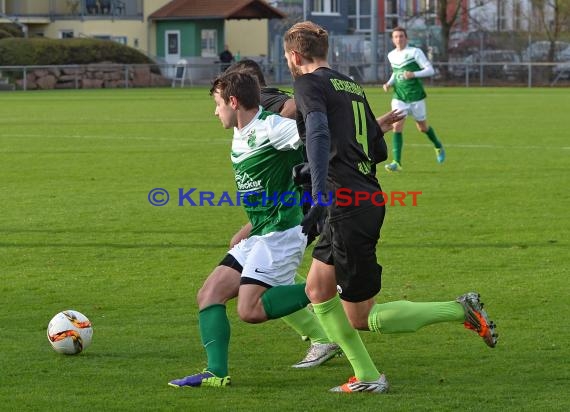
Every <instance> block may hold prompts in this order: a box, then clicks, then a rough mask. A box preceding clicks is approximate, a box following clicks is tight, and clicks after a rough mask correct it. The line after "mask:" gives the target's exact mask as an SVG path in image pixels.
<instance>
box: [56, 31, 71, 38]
mask: <svg viewBox="0 0 570 412" xmlns="http://www.w3.org/2000/svg"><path fill="white" fill-rule="evenodd" d="M73 37H74V36H73V30H60V31H59V38H60V39H73Z"/></svg>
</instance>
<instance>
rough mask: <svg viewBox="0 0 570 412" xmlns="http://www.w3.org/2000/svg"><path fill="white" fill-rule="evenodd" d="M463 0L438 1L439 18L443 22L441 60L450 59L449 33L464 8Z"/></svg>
mask: <svg viewBox="0 0 570 412" xmlns="http://www.w3.org/2000/svg"><path fill="white" fill-rule="evenodd" d="M461 3H462V2H461V0H439V1H438V2H437V11H436V14H437V18H438V19H439V21H440V24H441V44H442V50H441V51H440V55H439V56H440V60H441V61H442V62H447V61H448V60H449V56H448V48H449V46H448V45H449V33H451V29H452V28H453V26H455V24H456V22H457V18H458V16H459V12H460V11H461V9H462V6H461Z"/></svg>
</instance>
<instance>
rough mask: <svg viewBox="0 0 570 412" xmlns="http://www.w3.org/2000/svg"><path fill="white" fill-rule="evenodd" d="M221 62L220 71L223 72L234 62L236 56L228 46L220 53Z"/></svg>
mask: <svg viewBox="0 0 570 412" xmlns="http://www.w3.org/2000/svg"><path fill="white" fill-rule="evenodd" d="M220 62H221V64H220V69H221V71H223V72H225V71H226V69H227V68H228V67H230V65H231V64H232V63H233V62H234V55H233V54H232V52H231V51H230V49H229V47H228V45H227V44H226V45H225V46H224V51H223V52H221V53H220Z"/></svg>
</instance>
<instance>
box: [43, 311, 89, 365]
mask: <svg viewBox="0 0 570 412" xmlns="http://www.w3.org/2000/svg"><path fill="white" fill-rule="evenodd" d="M92 336H93V329H92V328H91V322H90V321H89V319H87V317H86V316H85V315H83V314H82V313H80V312H77V311H76V310H65V311H63V312H59V313H58V314H57V315H55V316H54V317H53V318H52V319H51V320H50V321H49V324H48V327H47V337H48V340H49V343H51V346H52V347H53V348H54V349H55V351H56V352H59V353H64V354H66V355H76V354H78V353H80V352H81V351H83V350H84V349H85V348H87V346H89V344H90V343H91V337H92Z"/></svg>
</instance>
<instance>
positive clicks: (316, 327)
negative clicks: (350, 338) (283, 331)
mask: <svg viewBox="0 0 570 412" xmlns="http://www.w3.org/2000/svg"><path fill="white" fill-rule="evenodd" d="M281 319H282V320H283V322H285V323H286V324H287V325H288V326H290V327H291V328H293V329H294V330H295V331H296V332H297V333H298V334H299V335H301V336H308V337H309V339H311V343H330V339H329V338H328V336H327V334H326V332H325V330H324V329H323V327H322V326H321V324H320V323H319V320H318V319H317V317H316V316H315V314H314V313H313V312H311V311H310V310H309V309H307V308H306V307H305V308H303V309H301V310H298V311H297V312H294V313H291V314H290V315H287V316H284V317H282V318H281Z"/></svg>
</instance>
